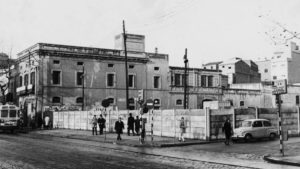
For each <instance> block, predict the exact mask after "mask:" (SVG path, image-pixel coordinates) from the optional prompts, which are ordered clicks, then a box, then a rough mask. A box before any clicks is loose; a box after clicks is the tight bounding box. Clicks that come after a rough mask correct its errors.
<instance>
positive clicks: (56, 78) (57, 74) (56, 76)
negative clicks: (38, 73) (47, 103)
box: [52, 70, 61, 85]
mask: <svg viewBox="0 0 300 169" xmlns="http://www.w3.org/2000/svg"><path fill="white" fill-rule="evenodd" d="M60 81H61V71H59V70H54V71H53V72H52V84H54V85H60Z"/></svg>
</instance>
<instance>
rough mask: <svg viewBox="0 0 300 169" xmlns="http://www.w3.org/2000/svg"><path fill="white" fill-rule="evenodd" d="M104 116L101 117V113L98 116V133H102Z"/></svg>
mask: <svg viewBox="0 0 300 169" xmlns="http://www.w3.org/2000/svg"><path fill="white" fill-rule="evenodd" d="M105 122H106V120H105V118H103V117H102V114H100V117H99V118H98V125H99V129H100V135H102V134H103V128H105Z"/></svg>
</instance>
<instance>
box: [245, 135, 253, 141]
mask: <svg viewBox="0 0 300 169" xmlns="http://www.w3.org/2000/svg"><path fill="white" fill-rule="evenodd" d="M250 140H252V135H251V134H246V135H245V141H246V142H249V141H250Z"/></svg>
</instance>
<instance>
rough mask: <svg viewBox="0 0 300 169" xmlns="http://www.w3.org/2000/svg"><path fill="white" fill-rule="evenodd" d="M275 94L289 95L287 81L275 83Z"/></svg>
mask: <svg viewBox="0 0 300 169" xmlns="http://www.w3.org/2000/svg"><path fill="white" fill-rule="evenodd" d="M273 82H274V84H273V92H272V93H273V94H285V93H287V84H286V79H284V80H276V81H273Z"/></svg>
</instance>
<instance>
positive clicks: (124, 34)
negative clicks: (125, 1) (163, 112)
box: [123, 20, 129, 110]
mask: <svg viewBox="0 0 300 169" xmlns="http://www.w3.org/2000/svg"><path fill="white" fill-rule="evenodd" d="M123 39H124V50H125V85H126V102H125V103H126V110H128V108H129V104H128V100H129V97H128V66H127V47H126V39H127V35H126V32H125V21H124V20H123Z"/></svg>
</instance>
